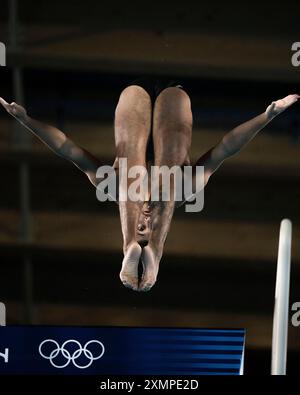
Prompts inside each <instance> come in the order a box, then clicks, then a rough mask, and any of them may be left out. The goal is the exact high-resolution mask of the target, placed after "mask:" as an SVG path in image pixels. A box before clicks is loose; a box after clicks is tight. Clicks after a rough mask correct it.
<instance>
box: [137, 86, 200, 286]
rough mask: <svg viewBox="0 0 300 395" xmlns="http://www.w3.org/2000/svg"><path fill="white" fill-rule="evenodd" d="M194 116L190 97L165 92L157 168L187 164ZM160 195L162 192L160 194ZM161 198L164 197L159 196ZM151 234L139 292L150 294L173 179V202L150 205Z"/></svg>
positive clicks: (160, 100)
mask: <svg viewBox="0 0 300 395" xmlns="http://www.w3.org/2000/svg"><path fill="white" fill-rule="evenodd" d="M192 124H193V116H192V111H191V102H190V98H189V96H188V95H187V93H186V92H185V91H184V90H182V89H180V88H177V87H169V88H166V89H164V90H163V91H162V92H161V93H160V94H159V95H158V97H157V99H156V101H155V105H154V111H153V143H154V156H155V162H154V163H155V165H156V166H167V167H168V168H171V167H172V166H174V165H177V166H183V165H184V164H186V163H188V152H189V148H190V145H191V139H192ZM160 192H161V191H160ZM159 196H160V197H161V195H159ZM151 204H152V215H151V217H152V231H151V235H150V239H149V243H148V245H147V246H146V247H145V248H144V249H143V253H142V262H143V265H144V274H143V279H142V281H141V283H140V284H139V290H141V291H148V290H149V289H150V288H151V287H152V286H153V285H154V283H155V281H156V277H157V273H158V268H159V262H160V259H161V256H162V252H163V247H164V243H165V240H166V237H167V233H168V230H169V228H170V223H171V219H172V216H173V212H174V208H175V201H174V179H173V178H171V180H170V200H169V201H163V200H161V199H160V200H159V201H157V202H151Z"/></svg>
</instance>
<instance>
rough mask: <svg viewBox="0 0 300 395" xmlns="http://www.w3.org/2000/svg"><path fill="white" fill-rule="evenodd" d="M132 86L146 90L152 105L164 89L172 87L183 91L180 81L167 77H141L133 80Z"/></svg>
mask: <svg viewBox="0 0 300 395" xmlns="http://www.w3.org/2000/svg"><path fill="white" fill-rule="evenodd" d="M130 85H138V86H141V87H142V88H144V89H145V91H146V92H148V93H149V96H150V97H151V101H152V105H153V104H154V102H155V100H156V98H157V96H158V95H159V94H160V92H161V91H163V90H164V89H166V88H170V87H176V88H181V89H183V86H182V85H181V84H180V83H179V82H178V81H176V80H172V79H170V78H166V77H139V78H137V79H135V80H133V81H132V82H131V83H130Z"/></svg>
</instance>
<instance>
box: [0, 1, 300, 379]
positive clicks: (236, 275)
mask: <svg viewBox="0 0 300 395" xmlns="http://www.w3.org/2000/svg"><path fill="white" fill-rule="evenodd" d="M18 6H19V7H18V10H17V15H18V18H17V19H18V21H17V25H16V26H15V25H14V24H13V23H9V7H8V1H2V2H1V11H0V41H2V42H4V43H5V44H6V45H7V67H6V68H4V67H2V68H0V87H1V88H0V96H2V97H4V98H6V99H7V100H8V101H21V102H23V104H24V105H25V107H26V108H27V110H28V112H29V114H30V115H31V116H32V117H34V118H37V119H40V120H43V121H44V122H48V123H49V124H52V125H56V126H57V127H59V128H60V129H62V130H63V131H65V132H66V133H67V134H68V135H69V136H70V137H71V138H72V139H73V140H74V141H75V142H78V144H80V145H82V146H84V147H85V148H86V149H88V150H90V151H91V152H92V153H93V154H94V155H96V156H99V157H100V158H101V159H103V160H104V161H106V162H107V163H109V164H112V163H113V159H114V142H113V117H114V110H115V106H116V104H117V101H118V97H119V94H120V92H121V90H122V89H123V88H124V87H125V86H126V85H127V84H128V83H129V82H130V81H131V80H133V79H135V78H136V77H137V76H139V75H163V76H170V77H171V78H177V79H179V80H180V81H181V83H182V85H183V86H184V88H185V89H186V91H187V92H188V93H189V94H190V97H191V100H192V108H193V115H194V137H193V139H194V141H193V147H192V152H191V155H192V158H193V159H196V158H197V157H199V156H201V154H203V153H204V152H205V151H206V150H207V149H208V148H210V147H211V146H212V145H213V144H215V143H216V142H218V140H219V139H220V138H221V137H222V136H223V135H224V133H226V132H227V131H229V130H230V129H231V128H233V127H234V126H236V125H237V124H239V123H241V122H243V121H246V120H247V119H249V118H251V117H253V116H255V115H257V114H259V113H261V112H263V111H264V110H265V108H266V107H267V105H269V104H270V103H271V101H273V100H276V99H279V98H281V97H284V96H286V95H287V94H290V93H296V92H297V93H299V92H300V86H299V82H300V67H298V68H297V67H293V66H292V64H291V56H292V51H291V46H292V44H293V43H294V42H296V41H300V35H299V11H300V6H299V4H297V3H296V2H292V3H289V2H284V4H282V3H281V4H278V3H275V2H274V3H272V5H270V4H268V3H263V2H260V3H259V4H258V3H257V4H255V3H253V2H251V4H247V5H245V4H244V3H243V2H240V3H236V2H224V4H219V3H218V2H216V1H214V0H213V1H209V2H208V1H207V2H191V1H185V2H175V1H172V2H169V1H164V2H154V1H153V2H149V1H147V2H141V1H135V0H134V1H130V2H127V3H125V2H106V1H101V2H100V1H96V0H93V1H92V0H86V1H85V2H82V1H52V2H50V1H43V0H42V1H34V0H32V1H27V0H25V1H19V3H18ZM14 34H15V39H16V41H15V42H13V41H12V40H11V37H12V35H14ZM18 81H19V82H20V83H18ZM18 98H19V100H18ZM29 136H30V135H29V133H28V132H27V131H24V129H20V128H18V127H16V125H14V122H13V120H12V119H11V118H9V117H8V115H7V114H6V113H5V111H4V110H1V109H0V164H1V166H0V177H1V186H2V188H1V194H0V278H1V293H0V300H1V301H3V302H4V303H6V305H7V313H8V317H7V319H8V324H22V323H31V324H57V325H132V326H147V325H149V326H151V325H153V326H195V327H227V328H228V327H245V328H246V329H247V348H246V358H245V374H256V375H266V374H269V371H270V358H271V354H270V349H271V338H272V314H273V304H274V291H275V275H276V258H277V243H278V235H279V225H280V220H281V219H282V218H285V217H288V218H290V219H291V220H292V222H293V250H292V274H291V294H290V301H291V304H292V303H294V302H296V301H298V300H299V297H300V295H299V281H300V266H299V265H300V248H299V244H298V240H299V236H300V211H299V195H300V193H299V186H298V185H299V178H300V172H299V171H300V158H299V154H300V146H299V141H300V140H299V139H300V111H299V104H296V105H295V106H294V107H293V108H291V109H289V110H287V111H286V112H285V113H284V114H282V115H280V116H279V117H278V118H276V120H274V121H273V122H272V123H271V124H269V125H268V126H267V128H266V129H265V130H264V131H263V132H261V133H260V134H259V135H258V136H257V137H256V138H255V139H254V140H253V141H252V142H251V143H250V144H249V145H248V147H247V148H245V150H244V151H243V152H242V153H240V154H239V155H238V156H236V157H234V158H232V159H230V160H229V161H227V163H225V164H224V165H223V166H222V168H221V169H220V170H219V171H218V172H217V173H216V174H215V175H214V176H213V177H212V179H211V180H210V182H209V184H208V186H207V188H206V193H205V207H204V210H203V211H202V212H200V213H193V214H189V213H185V212H184V210H183V209H180V210H178V212H177V213H176V214H175V217H174V221H173V224H172V228H171V231H170V234H169V236H168V239H167V243H166V248H165V254H164V257H163V259H162V262H161V268H160V275H159V280H158V282H157V284H156V285H155V287H154V288H153V289H152V290H151V291H150V292H149V293H147V294H140V293H134V292H132V291H130V290H128V289H126V288H124V287H123V286H122V284H121V282H120V281H119V278H118V273H119V270H120V265H121V261H122V249H121V246H122V242H121V231H120V225H119V220H118V208H117V206H115V205H114V204H113V203H100V202H98V201H97V200H96V195H95V191H94V188H93V187H92V185H90V184H89V182H88V180H87V179H86V178H85V177H84V175H82V174H81V173H80V172H78V170H77V169H76V168H75V167H72V165H71V164H69V163H65V162H64V161H63V160H61V159H59V158H57V157H56V156H55V155H53V153H51V152H50V151H48V150H47V149H46V148H45V147H44V146H43V145H42V144H41V143H40V142H39V141H38V140H37V139H31V138H29ZM299 331H300V329H299V328H294V327H292V325H290V327H289V352H288V374H296V372H297V371H298V369H297V368H298V365H299V361H300V340H299V339H300V337H299V333H300V332H299Z"/></svg>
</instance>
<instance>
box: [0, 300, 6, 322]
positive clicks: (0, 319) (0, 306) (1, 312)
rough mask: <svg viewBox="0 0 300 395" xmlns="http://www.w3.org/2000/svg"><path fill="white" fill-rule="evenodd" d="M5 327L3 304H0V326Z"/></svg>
mask: <svg viewBox="0 0 300 395" xmlns="http://www.w3.org/2000/svg"><path fill="white" fill-rule="evenodd" d="M5 325H6V310H5V304H4V303H2V302H0V326H5Z"/></svg>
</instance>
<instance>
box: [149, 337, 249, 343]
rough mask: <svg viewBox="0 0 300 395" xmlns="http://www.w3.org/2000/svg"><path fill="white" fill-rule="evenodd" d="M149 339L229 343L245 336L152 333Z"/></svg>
mask: <svg viewBox="0 0 300 395" xmlns="http://www.w3.org/2000/svg"><path fill="white" fill-rule="evenodd" d="M147 338H148V339H149V340H157V339H159V340H161V341H170V342H171V341H178V342H182V340H188V341H197V342H198V341H209V342H229V343H243V342H244V338H243V337H235V338H234V337H228V336H218V337H217V336H214V337H212V336H180V337H179V336H178V337H177V336H166V335H163V336H160V335H152V336H149V337H147Z"/></svg>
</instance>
